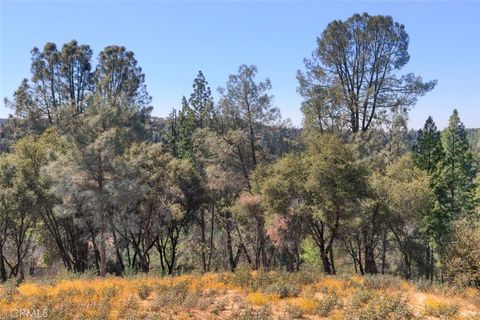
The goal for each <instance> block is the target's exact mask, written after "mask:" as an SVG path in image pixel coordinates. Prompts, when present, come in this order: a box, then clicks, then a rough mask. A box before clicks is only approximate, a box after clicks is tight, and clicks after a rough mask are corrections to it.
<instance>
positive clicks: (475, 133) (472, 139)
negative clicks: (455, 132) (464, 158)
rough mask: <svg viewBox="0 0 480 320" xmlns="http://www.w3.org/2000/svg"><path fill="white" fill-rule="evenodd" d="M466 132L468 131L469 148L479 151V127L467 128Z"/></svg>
mask: <svg viewBox="0 0 480 320" xmlns="http://www.w3.org/2000/svg"><path fill="white" fill-rule="evenodd" d="M467 132H468V142H469V144H470V149H471V150H472V151H473V152H478V153H480V128H476V129H467Z"/></svg>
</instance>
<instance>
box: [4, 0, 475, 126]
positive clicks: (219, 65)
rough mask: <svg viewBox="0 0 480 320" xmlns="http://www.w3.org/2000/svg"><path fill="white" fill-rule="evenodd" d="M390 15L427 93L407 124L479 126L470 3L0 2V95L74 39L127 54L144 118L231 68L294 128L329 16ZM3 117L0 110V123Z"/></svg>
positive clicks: (221, 79)
mask: <svg viewBox="0 0 480 320" xmlns="http://www.w3.org/2000/svg"><path fill="white" fill-rule="evenodd" d="M361 12H368V13H369V14H370V15H377V14H381V15H390V16H392V17H393V19H394V20H395V21H397V22H399V23H402V24H404V25H405V27H406V30H407V33H408V34H409V36H410V46H409V53H410V61H409V63H408V64H407V65H406V66H405V67H404V68H403V69H402V70H401V72H402V73H409V72H414V73H415V74H417V75H420V76H422V78H423V79H424V80H433V79H436V80H438V85H437V87H436V88H435V89H434V90H433V91H431V92H429V93H428V94H427V95H426V96H424V97H421V98H420V99H419V101H418V103H417V105H416V106H415V107H414V108H413V110H412V111H411V113H410V119H409V127H411V128H414V129H417V128H420V127H422V126H423V123H424V122H425V119H426V118H427V117H428V116H429V115H431V116H433V118H434V120H435V122H436V123H437V126H438V127H439V128H440V129H441V128H444V127H445V126H447V125H448V118H449V116H450V115H451V113H452V110H453V109H454V108H456V109H457V110H458V111H459V114H460V118H461V119H462V121H463V122H464V124H465V126H466V127H480V60H479V59H480V25H479V21H480V1H466V2H461V1H416V2H410V1H401V2H400V1H398V2H396V1H367V2H361V1H354V2H353V1H352V2H350V1H335V2H333V1H330V2H327V1H242V2H240V1H209V2H204V1H176V2H174V1H152V0H151V1H134V2H133V1H113V0H104V1H91V0H89V1H83V2H77V1H67V0H65V1H58V0H57V1H51V2H45V1H5V0H0V97H1V98H3V97H7V98H10V99H11V97H12V94H13V92H14V91H15V89H16V88H17V87H18V85H19V84H20V82H21V80H22V79H23V78H30V77H31V74H30V58H31V55H30V50H31V49H32V48H33V47H35V46H36V47H39V48H41V47H43V45H44V44H45V43H46V42H55V43H56V44H57V46H58V47H61V46H62V44H64V43H66V42H68V41H70V40H72V39H76V40H77V41H78V42H79V43H80V44H89V45H90V46H91V48H92V49H93V51H94V55H95V56H97V55H98V53H99V52H100V51H101V50H102V49H103V48H104V47H105V46H108V45H112V44H117V45H124V46H125V47H126V48H127V49H129V50H132V51H133V52H134V53H135V56H136V58H137V60H138V63H139V65H140V66H141V67H142V69H143V70H144V72H145V81H146V84H147V89H148V91H149V93H150V95H151V96H152V97H153V101H152V105H153V106H154V111H153V115H155V116H161V117H164V116H167V115H168V114H169V113H170V112H171V110H172V108H177V109H178V108H179V107H180V102H181V97H182V96H183V95H185V96H188V95H190V93H191V91H192V82H193V79H194V78H195V76H196V75H197V73H198V71H199V70H202V71H203V73H204V74H205V77H206V79H207V81H208V82H209V85H210V87H211V88H212V91H213V92H214V93H215V96H216V97H218V94H217V90H216V89H217V88H218V87H219V86H225V84H226V81H227V79H228V75H229V74H232V73H235V72H236V71H237V70H238V67H239V66H240V65H241V64H249V65H250V64H254V65H256V66H257V67H258V71H259V72H258V76H257V78H258V80H263V79H265V78H267V77H268V78H270V80H271V82H272V86H273V89H272V92H271V93H272V94H273V95H274V104H275V106H277V107H279V108H280V110H281V113H282V118H284V119H287V118H288V119H291V121H292V123H293V124H294V125H300V124H301V121H302V113H301V111H300V104H301V101H302V99H301V97H300V96H299V95H298V93H297V87H298V83H297V80H296V73H297V70H299V69H300V70H303V67H304V66H303V59H304V58H305V57H309V56H310V55H311V53H312V51H313V50H314V49H315V47H316V38H317V37H318V36H319V35H320V34H321V33H322V31H323V30H324V29H325V27H326V26H327V24H328V23H329V22H330V21H332V20H335V19H342V20H344V19H347V18H348V17H350V16H351V15H352V14H354V13H361ZM10 113H12V110H10V109H7V108H5V107H4V105H3V102H2V103H1V105H0V118H5V117H7V116H8V114H10Z"/></svg>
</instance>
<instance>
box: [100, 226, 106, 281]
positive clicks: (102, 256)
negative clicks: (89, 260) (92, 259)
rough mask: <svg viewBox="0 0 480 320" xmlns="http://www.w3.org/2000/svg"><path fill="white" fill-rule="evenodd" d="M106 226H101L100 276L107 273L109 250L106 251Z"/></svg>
mask: <svg viewBox="0 0 480 320" xmlns="http://www.w3.org/2000/svg"><path fill="white" fill-rule="evenodd" d="M105 242H106V239H105V227H104V226H102V227H101V228H100V250H99V251H100V252H99V253H100V265H99V269H100V277H105V276H106V275H107V252H106V243H105Z"/></svg>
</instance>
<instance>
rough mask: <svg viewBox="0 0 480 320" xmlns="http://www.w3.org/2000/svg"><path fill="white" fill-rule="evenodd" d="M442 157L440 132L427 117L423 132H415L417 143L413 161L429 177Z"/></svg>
mask: <svg viewBox="0 0 480 320" xmlns="http://www.w3.org/2000/svg"><path fill="white" fill-rule="evenodd" d="M442 157H443V149H442V142H441V140H440V132H439V131H438V130H437V126H436V125H435V122H433V119H432V117H428V118H427V121H425V125H424V126H423V130H422V129H420V130H418V132H417V141H416V143H415V145H414V147H413V160H414V162H415V164H416V165H417V166H418V167H419V168H420V169H422V170H425V171H426V172H427V173H428V174H430V175H431V174H433V172H434V171H435V169H436V168H437V164H438V163H439V162H440V160H441V159H442Z"/></svg>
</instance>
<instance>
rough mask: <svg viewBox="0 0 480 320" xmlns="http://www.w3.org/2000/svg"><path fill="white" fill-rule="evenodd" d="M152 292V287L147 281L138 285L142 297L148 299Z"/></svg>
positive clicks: (139, 294)
mask: <svg viewBox="0 0 480 320" xmlns="http://www.w3.org/2000/svg"><path fill="white" fill-rule="evenodd" d="M151 293H152V287H150V286H149V285H148V284H146V283H145V282H142V283H140V285H139V286H138V296H139V297H140V299H142V300H146V299H147V298H148V297H149V296H150V294H151Z"/></svg>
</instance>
